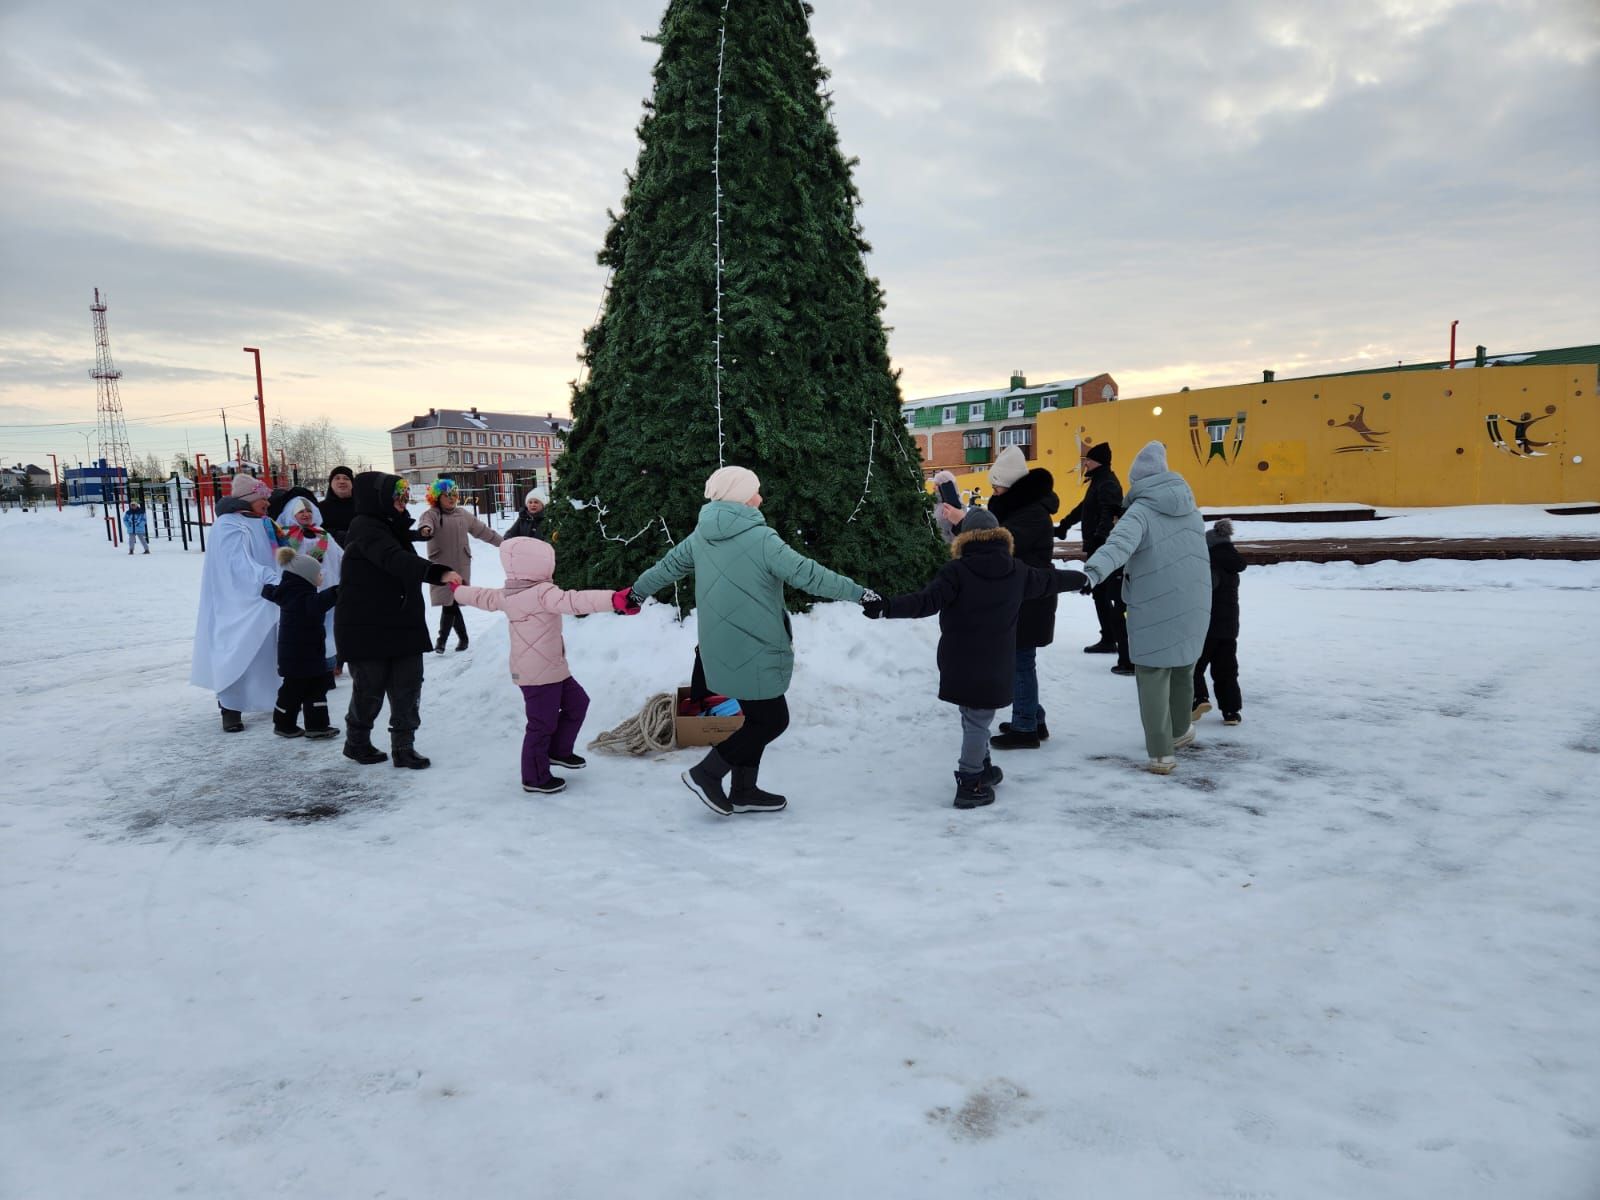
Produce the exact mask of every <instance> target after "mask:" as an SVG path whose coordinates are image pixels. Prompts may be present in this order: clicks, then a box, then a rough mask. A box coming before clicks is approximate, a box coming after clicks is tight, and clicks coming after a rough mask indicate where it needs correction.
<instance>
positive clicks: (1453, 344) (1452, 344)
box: [1450, 321, 1461, 371]
mask: <svg viewBox="0 0 1600 1200" xmlns="http://www.w3.org/2000/svg"><path fill="white" fill-rule="evenodd" d="M1459 324H1461V322H1460V321H1451V322H1450V369H1451V370H1452V371H1454V370H1455V369H1456V326H1457V325H1459Z"/></svg>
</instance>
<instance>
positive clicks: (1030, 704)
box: [1011, 646, 1044, 733]
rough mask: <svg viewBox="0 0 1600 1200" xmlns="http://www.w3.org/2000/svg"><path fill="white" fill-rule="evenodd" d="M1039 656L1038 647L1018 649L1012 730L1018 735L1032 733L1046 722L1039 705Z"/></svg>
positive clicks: (1021, 647) (1013, 690)
mask: <svg viewBox="0 0 1600 1200" xmlns="http://www.w3.org/2000/svg"><path fill="white" fill-rule="evenodd" d="M1038 655H1039V651H1038V648H1037V647H1034V646H1018V647H1017V678H1016V683H1015V684H1014V685H1013V687H1012V697H1011V728H1012V730H1013V731H1014V732H1016V733H1032V732H1033V731H1034V730H1036V729H1038V728H1039V722H1040V721H1043V720H1044V709H1043V708H1041V707H1040V705H1039V665H1038Z"/></svg>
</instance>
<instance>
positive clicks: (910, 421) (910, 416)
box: [906, 408, 917, 429]
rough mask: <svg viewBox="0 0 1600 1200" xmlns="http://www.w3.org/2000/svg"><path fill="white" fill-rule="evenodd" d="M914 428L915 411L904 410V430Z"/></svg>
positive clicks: (911, 409)
mask: <svg viewBox="0 0 1600 1200" xmlns="http://www.w3.org/2000/svg"><path fill="white" fill-rule="evenodd" d="M916 427H917V410H916V409H914V408H908V409H907V410H906V428H907V429H915V428H916Z"/></svg>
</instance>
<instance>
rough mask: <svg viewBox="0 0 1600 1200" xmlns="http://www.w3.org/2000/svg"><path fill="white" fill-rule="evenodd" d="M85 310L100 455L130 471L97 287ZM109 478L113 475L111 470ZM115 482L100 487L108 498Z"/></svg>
mask: <svg viewBox="0 0 1600 1200" xmlns="http://www.w3.org/2000/svg"><path fill="white" fill-rule="evenodd" d="M89 311H90V312H91V313H93V314H94V370H92V371H90V372H89V374H90V376H91V377H92V378H93V379H94V383H95V423H96V426H97V427H98V434H99V442H100V457H101V458H102V459H104V460H105V463H106V466H107V467H108V468H112V469H115V468H117V467H121V468H122V470H123V471H124V472H130V473H131V468H132V466H133V454H132V452H131V451H130V450H129V448H128V425H127V422H126V421H124V420H123V417H122V393H121V391H119V390H118V388H117V380H119V379H121V378H122V372H121V371H119V370H117V367H116V364H115V363H113V362H112V361H111V335H110V334H109V333H108V332H107V331H106V305H105V301H103V300H101V299H100V289H99V288H95V290H94V303H93V304H91V305H90V306H89ZM112 478H113V479H115V478H116V476H115V475H114V474H113V476H112ZM121 478H122V479H123V480H126V479H128V478H129V475H128V474H124V475H122V477H121ZM115 486H116V485H115V484H114V483H112V484H111V486H109V487H106V488H105V489H104V494H105V496H106V498H107V499H108V500H110V499H111V497H112V494H113V492H114V490H115Z"/></svg>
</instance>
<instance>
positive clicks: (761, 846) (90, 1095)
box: [0, 513, 1600, 1200]
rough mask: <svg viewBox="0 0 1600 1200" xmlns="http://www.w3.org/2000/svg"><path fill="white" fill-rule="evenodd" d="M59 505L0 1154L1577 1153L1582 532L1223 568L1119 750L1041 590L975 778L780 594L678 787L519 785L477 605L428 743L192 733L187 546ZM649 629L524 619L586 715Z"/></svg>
mask: <svg viewBox="0 0 1600 1200" xmlns="http://www.w3.org/2000/svg"><path fill="white" fill-rule="evenodd" d="M1551 520H1556V519H1555V518H1551ZM1396 525H1397V522H1383V523H1379V524H1377V525H1374V526H1371V528H1373V529H1376V530H1381V531H1385V532H1387V531H1390V530H1392V529H1394V528H1395V527H1396ZM1306 528H1307V529H1312V530H1315V531H1316V532H1317V533H1318V534H1319V535H1325V534H1326V533H1327V531H1328V527H1326V526H1307V527H1306ZM98 533H99V527H98V525H96V524H94V523H92V522H90V521H89V520H87V519H85V518H83V517H82V516H81V515H80V514H74V513H68V514H65V515H60V516H58V515H57V514H55V513H43V514H29V515H26V516H24V515H21V514H17V513H9V514H4V515H0V564H3V566H0V605H3V612H4V624H3V626H0V664H3V669H4V674H5V678H6V679H7V681H8V682H9V684H10V689H9V690H10V692H11V697H12V699H11V704H10V710H9V713H8V720H7V736H6V737H5V739H4V740H3V743H0V773H3V778H4V779H5V780H6V781H7V785H6V788H5V793H4V796H5V798H4V802H3V805H0V963H3V964H4V965H3V972H4V984H3V986H0V1045H3V1047H4V1050H3V1057H0V1195H4V1196H6V1197H30V1198H31V1197H47V1198H50V1200H57V1198H64V1197H106V1196H120V1197H155V1196H169V1195H180V1194H182V1195H192V1196H199V1197H207V1198H208V1200H210V1198H226V1197H258V1196H267V1195H287V1196H297V1197H341V1198H343V1197H357V1196H360V1197H369V1196H383V1197H390V1198H398V1197H405V1198H432V1197H464V1196H472V1197H541V1198H543V1197H616V1196H652V1197H657V1196H659V1197H761V1198H773V1197H785V1198H786V1197H796V1198H799V1197H808V1198H809V1197H858V1196H859V1197H866V1196H873V1197H963V1198H967V1197H1007V1198H1027V1197H1038V1198H1040V1200H1045V1198H1050V1200H1054V1198H1060V1197H1115V1198H1118V1200H1123V1198H1144V1197H1150V1198H1163V1200H1165V1198H1172V1197H1180V1198H1181V1197H1235V1198H1241V1197H1258V1198H1262V1197H1274V1198H1282V1200H1290V1198H1292V1200H1307V1198H1320V1197H1361V1198H1371V1197H1397V1198H1398V1197H1405V1198H1407V1200H1415V1198H1418V1197H1452V1198H1475V1197H1485V1198H1487V1197H1519V1198H1520V1197H1530V1198H1531V1197H1538V1198H1540V1200H1592V1198H1593V1197H1594V1196H1596V1195H1597V1194H1600V1016H1597V1014H1600V1003H1597V992H1600V961H1597V957H1600V956H1597V945H1600V937H1597V929H1600V924H1597V920H1600V893H1597V891H1596V887H1595V871H1596V864H1597V863H1600V807H1597V805H1596V804H1595V795H1596V790H1597V789H1596V787H1595V772H1596V767H1597V766H1600V706H1597V703H1596V701H1595V690H1594V681H1595V679H1596V678H1597V677H1600V639H1597V638H1596V637H1595V635H1594V628H1595V613H1596V611H1597V607H1596V599H1597V596H1596V593H1597V592H1600V563H1556V562H1536V563H1529V562H1495V563H1462V562H1450V563H1415V564H1406V565H1398V564H1379V565H1377V566H1369V567H1357V566H1352V565H1349V564H1330V565H1326V566H1318V565H1309V564H1290V565H1284V566H1277V567H1267V568H1260V567H1257V568H1252V569H1251V570H1250V571H1249V572H1248V573H1247V574H1246V575H1245V576H1244V580H1243V589H1242V600H1243V609H1244V628H1245V631H1244V637H1243V639H1242V650H1241V653H1242V658H1243V664H1244V665H1243V682H1244V688H1245V698H1246V708H1245V723H1244V724H1243V725H1241V726H1239V727H1238V728H1235V729H1223V728H1222V727H1221V726H1220V724H1218V723H1217V718H1216V715H1215V714H1213V715H1212V716H1210V717H1208V718H1206V719H1205V721H1203V722H1202V724H1201V727H1200V729H1201V734H1200V740H1199V745H1198V746H1197V747H1196V748H1195V749H1194V750H1192V751H1188V752H1186V753H1184V754H1183V756H1182V758H1181V759H1180V767H1179V770H1178V772H1177V773H1176V774H1175V775H1173V776H1171V777H1169V778H1166V779H1161V778H1156V777H1152V776H1148V775H1145V774H1143V773H1141V772H1139V771H1137V770H1135V769H1134V765H1135V764H1136V763H1137V762H1138V761H1140V760H1141V759H1142V757H1143V752H1142V742H1141V739H1140V735H1139V730H1138V720H1137V714H1136V711H1135V705H1134V696H1133V687H1132V684H1131V682H1130V681H1127V680H1124V679H1121V678H1118V677H1115V676H1112V675H1111V674H1109V673H1108V671H1107V670H1106V668H1107V666H1108V665H1109V663H1108V662H1107V660H1106V659H1105V658H1103V657H1099V656H1095V657H1086V656H1085V655H1083V654H1081V653H1080V652H1079V647H1080V646H1082V645H1084V644H1085V643H1086V642H1087V641H1089V640H1091V638H1092V635H1093V630H1092V629H1091V625H1092V620H1093V618H1092V609H1091V606H1090V605H1089V603H1088V601H1087V600H1085V599H1081V598H1078V597H1063V601H1062V603H1063V616H1062V619H1061V620H1060V622H1059V625H1058V631H1059V633H1058V639H1059V640H1058V644H1057V645H1056V646H1055V647H1054V648H1053V649H1052V650H1050V651H1048V652H1046V653H1044V654H1043V655H1042V656H1041V672H1042V675H1043V680H1044V682H1043V690H1044V697H1045V702H1046V705H1047V707H1048V709H1049V712H1050V724H1051V728H1052V733H1053V735H1054V736H1053V737H1052V739H1051V741H1050V742H1049V743H1048V744H1047V746H1046V747H1045V748H1044V749H1043V750H1041V751H1038V752H1032V753H1016V754H1012V755H1010V756H1008V757H1006V758H1004V759H1001V762H1002V765H1003V766H1004V768H1005V769H1006V771H1007V779H1006V782H1005V783H1004V784H1002V785H1001V788H1000V801H999V803H998V804H996V805H995V806H994V807H993V808H990V809H986V810H980V811H977V812H972V813H960V812H956V811H955V810H953V809H952V808H950V807H949V804H950V798H951V793H952V788H953V783H952V780H951V770H952V768H953V760H954V757H955V749H956V743H957V721H956V718H955V714H954V712H953V710H951V709H949V708H948V707H947V706H944V705H942V704H940V703H938V702H937V701H936V700H935V699H934V690H935V683H934V680H935V673H934V667H933V648H934V643H935V639H936V636H937V630H936V627H935V623H934V622H932V621H929V622H921V623H911V622H895V623H869V622H867V621H865V620H863V619H862V618H861V617H860V615H859V614H858V612H857V611H856V610H855V609H854V608H853V607H850V606H842V605H828V606H824V607H822V608H821V609H819V610H818V611H817V612H815V613H813V614H811V615H809V616H806V617H803V618H800V619H798V620H797V621H796V622H795V634H796V641H797V643H798V647H799V663H800V666H799V670H798V672H797V675H796V679H795V686H794V689H793V691H792V692H791V693H790V700H791V704H792V706H793V710H794V725H793V727H792V729H791V731H790V733H789V734H788V736H787V737H785V738H784V740H783V741H782V742H780V743H779V744H778V746H777V748H776V749H775V751H773V753H772V754H771V756H770V758H769V763H770V765H769V767H768V769H767V771H766V772H765V773H764V775H763V782H764V783H767V784H768V786H772V787H775V788H777V789H778V790H782V791H785V792H787V793H788V794H789V796H790V801H791V807H790V809H789V811H788V812H786V813H784V814H782V815H779V816H775V817H745V818H735V819H730V820H718V819H717V818H715V817H713V816H712V815H711V814H709V813H708V812H707V811H706V810H705V809H704V808H703V807H702V806H701V805H700V804H699V803H698V802H697V801H696V800H695V799H694V797H693V796H691V795H690V794H689V792H688V791H687V790H685V789H684V787H683V786H682V784H681V783H679V782H678V778H677V774H678V772H679V771H680V770H682V769H683V767H684V766H685V765H687V763H688V762H690V761H691V760H692V759H691V754H690V753H689V752H681V753H676V754H672V755H668V756H665V757H664V758H662V759H660V760H617V759H600V760H598V761H595V762H593V764H592V766H591V768H590V769H589V770H587V771H585V772H581V773H576V774H575V775H574V777H573V783H572V786H571V787H570V788H569V790H568V791H567V792H566V793H565V794H564V795H561V796H556V797H550V798H543V797H539V798H535V797H530V796H527V795H525V794H524V793H523V792H522V791H521V790H520V788H519V786H518V779H517V765H516V764H517V747H518V740H519V736H520V720H519V707H518V697H517V693H516V692H515V691H514V690H513V688H512V685H511V683H510V681H509V679H508V677H507V674H506V665H505V651H506V631H505V626H504V624H502V623H501V620H500V618H498V617H495V616H492V615H490V614H484V613H478V612H472V611H469V612H468V613H467V621H468V623H469V625H470V626H471V628H472V631H473V638H474V640H473V644H472V649H471V650H470V651H468V652H467V653H466V654H455V653H451V654H448V655H446V656H444V657H443V658H434V657H431V656H430V658H429V659H428V664H427V669H428V681H427V685H426V690H425V693H424V703H423V728H422V730H421V734H420V736H419V739H418V745H419V748H420V749H421V750H422V751H423V752H425V753H427V754H430V755H431V756H432V757H433V760H434V768H433V770H431V771H427V772H421V773H410V772H402V771H396V770H393V769H391V768H390V767H389V766H388V765H387V764H385V765H381V766H375V767H367V768H362V767H357V766H356V765H354V764H352V763H350V762H348V761H347V760H345V759H343V758H341V757H340V755H339V749H338V745H339V744H338V743H337V742H334V743H331V744H308V743H305V742H284V741H282V740H280V739H275V738H273V737H272V736H271V733H270V730H269V725H268V722H267V720H266V719H265V718H263V717H260V716H257V717H254V718H252V719H250V721H249V725H250V727H249V729H248V730H247V731H246V732H245V733H243V734H238V735H232V736H225V735H223V734H221V733H220V732H219V730H218V722H217V717H216V712H215V707H214V705H213V703H212V700H211V698H210V697H209V696H207V695H205V694H203V693H201V692H199V691H197V690H195V689H192V688H190V687H189V686H188V685H187V683H186V678H187V672H188V659H189V642H190V634H191V628H192V622H193V614H194V608H195V595H196V590H197V582H198V577H199V571H200V556H199V554H198V553H194V552H191V553H189V554H187V555H185V554H183V553H181V552H180V551H178V550H177V549H176V548H175V547H174V546H171V545H168V544H167V543H165V542H161V543H158V545H157V549H156V553H155V554H153V555H151V556H150V557H148V558H146V557H143V556H136V557H132V558H130V557H128V556H127V555H125V554H120V553H116V552H113V551H111V550H110V549H109V548H108V547H107V546H106V544H105V542H104V541H103V539H101V538H100V537H99V536H98ZM476 566H477V568H478V570H477V574H478V580H477V581H478V582H485V583H491V584H492V583H495V582H498V579H499V567H498V562H497V561H496V559H495V556H494V554H493V552H492V551H491V552H487V553H480V554H479V556H478V557H477V559H476ZM623 582H625V581H622V580H619V581H618V583H619V584H621V583H623ZM694 637H695V634H694V625H693V622H692V621H691V622H689V623H687V624H685V625H681V626H680V625H677V624H674V623H673V622H672V621H671V620H670V618H669V614H668V612H667V611H666V610H665V609H664V608H662V607H660V606H655V607H652V608H651V609H649V610H647V611H646V612H645V613H644V614H643V615H641V616H639V617H636V618H631V619H622V618H613V617H594V618H588V619H585V620H583V621H577V622H572V623H570V624H569V634H568V645H569V653H570V655H571V659H572V662H573V664H574V667H575V670H576V672H577V674H578V678H579V679H580V680H581V681H582V682H583V683H584V684H585V686H586V687H587V688H588V690H589V691H590V693H591V694H592V695H593V697H594V707H593V709H592V711H591V715H590V721H589V724H588V727H587V729H586V731H585V734H586V737H587V736H591V735H593V734H594V733H596V732H598V731H600V730H601V729H603V728H606V727H608V726H610V725H612V724H615V723H616V722H617V721H619V720H620V719H622V718H623V717H624V716H627V715H629V714H631V713H632V712H634V711H636V710H637V708H638V707H639V706H640V704H641V703H642V702H643V701H644V700H645V698H646V697H648V696H649V695H650V694H651V693H652V692H655V691H659V690H662V689H666V688H669V687H671V686H672V685H674V684H676V683H678V682H681V681H685V680H686V678H687V673H688V668H689V663H690V655H691V651H692V647H693V644H694ZM347 696H348V692H347V691H346V690H344V689H343V688H341V690H340V691H339V692H337V693H335V696H334V698H333V704H334V710H335V714H336V716H335V719H336V720H337V719H338V714H339V713H340V712H342V708H343V703H344V700H345V698H347ZM997 757H998V756H997ZM314 804H325V805H331V806H334V807H337V808H339V809H340V810H342V811H341V815H339V816H337V817H335V818H332V819H328V820H322V821H316V822H303V821H296V820H292V819H289V818H287V817H285V816H284V814H286V813H289V812H290V811H292V810H296V809H303V808H304V807H306V806H307V805H314Z"/></svg>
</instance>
